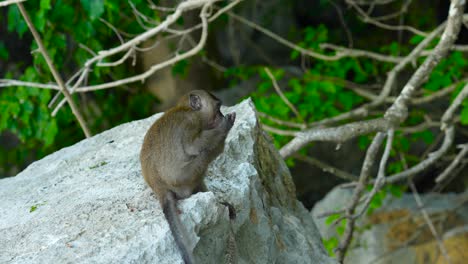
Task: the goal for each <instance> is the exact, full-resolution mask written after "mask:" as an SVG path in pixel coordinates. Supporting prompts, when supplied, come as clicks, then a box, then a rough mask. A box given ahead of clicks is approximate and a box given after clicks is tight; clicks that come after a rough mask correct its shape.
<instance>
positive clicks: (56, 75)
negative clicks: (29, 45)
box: [17, 3, 91, 138]
mask: <svg viewBox="0 0 468 264" xmlns="http://www.w3.org/2000/svg"><path fill="white" fill-rule="evenodd" d="M17 6H18V8H19V10H20V12H21V15H22V16H23V18H24V20H25V21H26V24H27V25H28V27H29V30H30V31H31V33H32V35H33V36H34V39H35V40H36V42H37V45H38V47H39V50H40V52H41V54H42V56H44V59H45V61H46V63H47V66H49V69H50V71H51V73H52V75H53V76H54V79H55V81H56V82H57V84H58V86H59V87H60V90H61V91H62V93H63V95H64V96H65V98H66V100H67V102H68V104H69V105H70V108H71V110H72V112H73V115H75V117H76V119H77V120H78V123H79V124H80V126H81V129H82V130H83V132H84V134H85V136H86V137H87V138H89V137H91V132H90V131H89V129H88V126H87V125H86V123H85V121H84V119H83V117H82V116H81V113H80V112H79V110H78V108H77V107H76V105H75V103H74V102H73V98H72V97H71V95H70V93H69V92H68V89H67V88H66V86H65V83H64V82H63V80H62V77H61V76H60V74H59V73H58V71H57V69H56V68H55V66H54V64H53V63H52V60H51V59H50V57H49V54H48V53H47V50H46V49H45V47H44V45H43V43H42V40H41V37H40V36H39V33H38V32H37V31H36V28H35V27H34V25H33V23H32V22H31V19H30V18H29V15H28V13H27V12H26V10H25V9H24V6H23V4H22V3H17Z"/></svg>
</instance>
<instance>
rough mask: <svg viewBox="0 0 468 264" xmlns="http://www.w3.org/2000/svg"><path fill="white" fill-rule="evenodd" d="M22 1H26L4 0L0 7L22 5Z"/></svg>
mask: <svg viewBox="0 0 468 264" xmlns="http://www.w3.org/2000/svg"><path fill="white" fill-rule="evenodd" d="M24 1H26V0H5V1H1V2H0V7H3V6H7V5H11V4H18V3H22V2H24Z"/></svg>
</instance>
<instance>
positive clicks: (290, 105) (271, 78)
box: [263, 67, 304, 123]
mask: <svg viewBox="0 0 468 264" xmlns="http://www.w3.org/2000/svg"><path fill="white" fill-rule="evenodd" d="M263 69H264V70H265V72H266V74H267V75H268V77H269V78H270V80H271V83H272V84H273V87H274V88H275V91H276V93H277V94H278V95H279V97H281V100H283V102H284V103H285V104H286V105H287V106H288V107H289V109H291V111H292V112H293V113H294V114H295V115H296V116H297V118H299V120H301V122H302V123H304V118H302V115H301V114H300V113H299V111H297V109H296V107H295V106H294V105H293V104H292V103H291V102H290V101H289V100H288V98H287V97H286V96H284V94H283V92H282V91H281V88H280V87H279V85H278V83H277V82H276V78H275V76H273V74H272V73H271V71H270V70H269V69H268V68H267V67H265V68H263Z"/></svg>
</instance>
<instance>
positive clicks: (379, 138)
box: [336, 132, 384, 263]
mask: <svg viewBox="0 0 468 264" xmlns="http://www.w3.org/2000/svg"><path fill="white" fill-rule="evenodd" d="M383 140H384V134H383V133H380V132H379V133H377V135H376V136H375V137H374V139H373V140H372V143H371V145H370V146H369V148H368V149H367V153H366V157H365V159H364V163H363V164H362V168H361V175H360V176H359V181H358V185H357V186H356V188H354V192H353V196H352V197H351V199H350V201H349V203H348V205H347V206H346V213H345V214H346V216H345V217H349V216H352V215H354V211H355V210H356V207H357V205H358V203H359V200H360V198H361V194H362V192H363V191H364V190H365V185H366V183H367V178H368V177H369V176H370V171H371V168H372V166H373V164H374V161H375V157H376V156H377V153H378V151H379V148H380V145H381V144H382V142H383ZM355 221H356V219H355V218H353V217H350V218H348V221H347V222H346V227H345V231H344V234H343V237H342V239H341V241H340V244H339V245H338V248H337V252H336V255H337V258H338V261H339V262H340V263H343V260H344V256H345V254H346V251H347V250H348V247H349V243H350V242H351V238H352V236H353V232H354V223H355Z"/></svg>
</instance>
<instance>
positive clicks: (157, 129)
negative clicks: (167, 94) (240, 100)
mask: <svg viewBox="0 0 468 264" xmlns="http://www.w3.org/2000/svg"><path fill="white" fill-rule="evenodd" d="M220 103H221V102H220V101H219V99H217V98H216V97H214V96H213V95H212V94H210V93H208V92H205V91H202V90H196V91H192V92H190V93H189V94H186V95H184V96H183V97H182V98H181V99H180V101H179V103H178V104H177V106H176V107H174V108H172V109H170V110H169V111H167V112H166V113H165V114H164V115H163V116H162V117H161V118H160V119H158V120H157V121H156V122H155V123H154V124H153V125H152V126H151V127H150V129H149V130H148V132H147V133H146V135H145V139H144V142H143V146H142V149H141V152H140V162H141V168H142V173H143V177H144V179H145V181H146V182H147V183H148V185H149V186H150V187H151V189H153V191H154V192H155V193H156V195H157V196H158V199H159V202H160V203H161V207H162V208H163V211H164V214H165V216H166V219H167V220H168V222H169V226H170V227H171V231H172V233H173V235H174V238H175V240H176V243H177V245H178V246H179V249H180V251H181V253H182V256H183V258H184V261H185V263H193V257H192V256H191V253H190V252H189V250H188V249H187V245H186V243H185V242H186V238H185V237H184V236H185V235H184V233H185V232H184V229H183V227H182V226H181V224H180V220H179V218H178V215H177V212H176V211H177V210H176V204H175V201H176V199H185V198H187V197H189V196H190V195H192V194H194V193H196V192H199V191H205V190H206V187H205V184H204V183H203V177H204V175H205V172H206V169H207V167H208V165H209V164H210V163H211V162H212V161H213V160H214V159H215V158H216V157H217V156H218V155H219V154H221V153H222V151H223V149H224V141H225V139H226V136H227V134H228V132H229V130H230V129H231V127H232V125H233V124H234V120H235V113H232V114H228V115H226V116H223V115H222V114H221V112H220V111H219V107H220V105H221V104H220Z"/></svg>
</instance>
